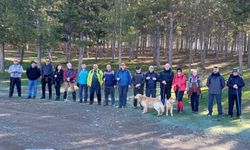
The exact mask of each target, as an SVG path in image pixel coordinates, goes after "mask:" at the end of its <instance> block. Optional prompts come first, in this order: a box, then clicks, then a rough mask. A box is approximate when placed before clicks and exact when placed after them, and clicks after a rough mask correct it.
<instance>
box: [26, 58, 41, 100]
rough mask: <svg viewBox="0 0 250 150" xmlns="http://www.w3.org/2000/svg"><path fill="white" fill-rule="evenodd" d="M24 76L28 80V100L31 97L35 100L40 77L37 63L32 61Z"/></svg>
mask: <svg viewBox="0 0 250 150" xmlns="http://www.w3.org/2000/svg"><path fill="white" fill-rule="evenodd" d="M26 76H27V78H28V79H29V80H28V90H29V92H28V99H30V98H31V97H32V98H33V99H35V98H36V96H37V80H38V78H40V76H41V71H40V69H39V68H38V67H37V63H36V62H35V61H32V62H31V64H30V66H29V67H28V68H27V70H26ZM32 91H33V93H32Z"/></svg>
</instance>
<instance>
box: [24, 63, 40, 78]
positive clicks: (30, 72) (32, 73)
mask: <svg viewBox="0 0 250 150" xmlns="http://www.w3.org/2000/svg"><path fill="white" fill-rule="evenodd" d="M26 76H27V78H28V79H29V80H37V79H38V78H39V77H40V76H41V72H40V69H39V68H38V67H34V68H32V67H31V66H30V67H28V68H27V70H26Z"/></svg>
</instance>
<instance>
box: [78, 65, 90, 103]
mask: <svg viewBox="0 0 250 150" xmlns="http://www.w3.org/2000/svg"><path fill="white" fill-rule="evenodd" d="M88 74H89V71H88V70H87V66H86V64H82V65H81V69H80V71H79V73H78V77H77V83H78V86H79V102H80V103H82V100H83V98H84V103H87V100H88V85H87V79H88ZM83 93H84V97H83Z"/></svg>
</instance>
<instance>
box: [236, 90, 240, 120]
mask: <svg viewBox="0 0 250 150" xmlns="http://www.w3.org/2000/svg"><path fill="white" fill-rule="evenodd" d="M236 96H237V104H238V111H239V114H240V113H241V106H240V98H239V90H238V88H237V89H236ZM239 118H240V116H239ZM240 121H241V118H240Z"/></svg>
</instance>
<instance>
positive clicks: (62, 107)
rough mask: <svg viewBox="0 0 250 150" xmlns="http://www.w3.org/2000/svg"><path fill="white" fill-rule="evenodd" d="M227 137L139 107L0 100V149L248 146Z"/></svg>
mask: <svg viewBox="0 0 250 150" xmlns="http://www.w3.org/2000/svg"><path fill="white" fill-rule="evenodd" d="M249 147H250V143H247V142H245V141H242V140H240V139H238V138H237V137H231V136H226V137H225V136H224V137H222V136H212V135H206V134H205V133H197V132H195V131H191V130H189V129H186V128H182V127H179V126H170V125H164V124H162V123H161V122H159V121H157V119H148V118H147V117H146V115H142V114H141V111H140V110H134V109H131V108H125V109H117V108H113V107H111V106H108V107H104V108H102V107H100V106H97V105H92V106H89V105H88V104H78V103H63V102H54V101H38V100H33V101H27V100H13V99H11V100H9V99H3V98H0V150H12V149H13V150H19V149H20V150H21V149H26V148H52V149H130V150H131V149H143V150H145V149H149V150H151V149H241V150H242V149H249Z"/></svg>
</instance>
